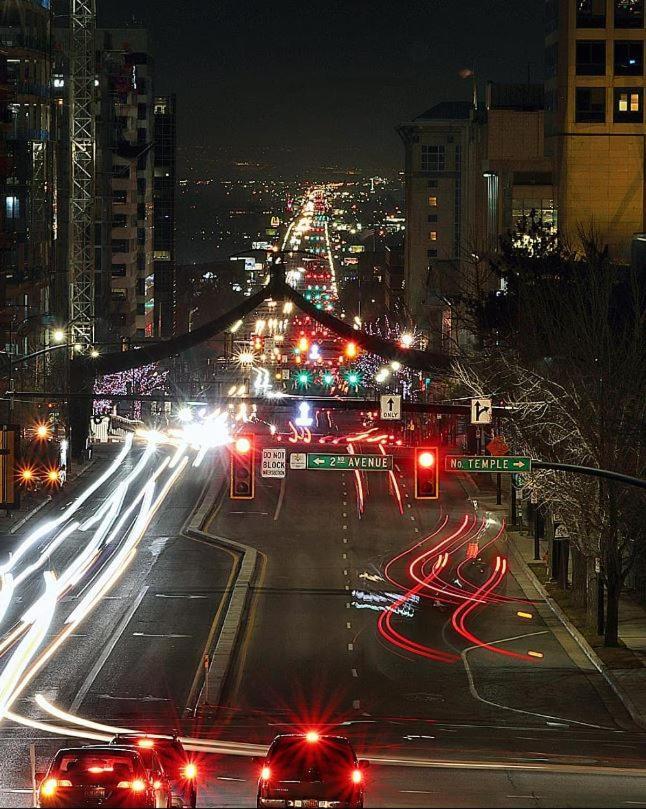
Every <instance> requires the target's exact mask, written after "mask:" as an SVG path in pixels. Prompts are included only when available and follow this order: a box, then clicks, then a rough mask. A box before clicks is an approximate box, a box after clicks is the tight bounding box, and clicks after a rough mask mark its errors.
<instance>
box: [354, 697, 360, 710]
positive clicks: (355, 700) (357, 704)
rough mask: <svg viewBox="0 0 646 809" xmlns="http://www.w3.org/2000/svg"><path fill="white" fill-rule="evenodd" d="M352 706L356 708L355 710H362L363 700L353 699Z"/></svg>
mask: <svg viewBox="0 0 646 809" xmlns="http://www.w3.org/2000/svg"><path fill="white" fill-rule="evenodd" d="M352 707H353V708H354V710H355V711H358V710H360V708H361V702H359V700H358V699H353V700H352Z"/></svg>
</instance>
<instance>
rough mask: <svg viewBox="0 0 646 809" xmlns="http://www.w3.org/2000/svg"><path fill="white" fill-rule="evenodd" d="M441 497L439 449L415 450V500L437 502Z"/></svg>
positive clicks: (425, 448) (421, 448)
mask: <svg viewBox="0 0 646 809" xmlns="http://www.w3.org/2000/svg"><path fill="white" fill-rule="evenodd" d="M439 496H440V464H439V457H438V451H437V447H416V448H415V498H416V499H417V500H437V499H438V497H439Z"/></svg>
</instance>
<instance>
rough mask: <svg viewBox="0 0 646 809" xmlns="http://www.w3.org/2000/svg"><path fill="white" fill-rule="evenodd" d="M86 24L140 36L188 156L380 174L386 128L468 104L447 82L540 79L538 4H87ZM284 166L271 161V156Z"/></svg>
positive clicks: (397, 161)
mask: <svg viewBox="0 0 646 809" xmlns="http://www.w3.org/2000/svg"><path fill="white" fill-rule="evenodd" d="M97 6H98V11H99V23H100V24H102V25H109V26H125V25H127V24H128V23H129V22H131V21H132V13H133V12H132V9H133V8H134V9H136V15H135V19H136V21H137V22H139V23H142V24H143V25H145V26H146V27H148V29H149V30H150V32H151V34H152V36H153V42H154V46H153V47H154V55H155V59H156V77H157V78H156V90H157V92H169V91H170V92H176V93H177V95H178V104H179V110H180V121H179V137H180V144H181V146H182V147H184V149H187V148H188V149H190V147H208V148H214V149H216V148H221V149H225V150H230V149H232V150H233V152H234V153H235V154H236V156H240V157H242V158H244V157H245V154H247V155H248V156H250V157H252V158H253V157H254V156H256V154H257V153H258V152H259V151H260V149H261V147H267V148H268V151H269V156H270V159H271V156H272V154H273V155H274V157H276V159H277V161H280V160H281V155H283V153H284V152H285V151H286V150H287V149H289V150H292V149H293V150H295V152H294V155H295V156H294V159H295V160H296V161H297V162H298V161H308V160H309V157H311V156H314V158H315V161H321V162H325V161H329V162H336V163H341V164H343V165H347V166H357V165H358V166H359V167H361V168H369V169H370V170H376V169H379V168H383V170H390V171H392V170H393V169H397V168H400V166H401V145H400V142H399V139H398V136H397V135H396V133H395V132H394V127H395V126H397V124H399V123H400V122H402V121H406V120H410V119H411V118H413V117H414V116H415V115H418V114H419V113H421V112H422V111H423V110H425V109H427V108H428V107H429V106H431V105H433V104H434V103H436V102H437V101H441V100H445V99H460V98H462V99H465V98H469V93H470V82H469V81H465V80H462V79H460V78H459V77H458V71H459V70H460V68H462V67H465V66H466V67H472V66H475V68H476V71H477V74H478V76H479V78H480V82H481V93H484V83H485V81H486V80H487V79H493V80H496V81H526V79H527V71H528V65H529V68H530V71H531V76H532V79H533V80H534V81H536V80H541V78H542V43H543V0H347V1H346V2H342V1H341V0H314V2H309V3H296V2H293V1H292V0H273V2H271V1H270V2H267V1H266V0H263V1H262V2H260V0H254V2H251V0H193V2H188V3H186V2H176V3H170V2H168V0H137V2H134V3H133V2H132V0H97ZM283 159H284V155H283Z"/></svg>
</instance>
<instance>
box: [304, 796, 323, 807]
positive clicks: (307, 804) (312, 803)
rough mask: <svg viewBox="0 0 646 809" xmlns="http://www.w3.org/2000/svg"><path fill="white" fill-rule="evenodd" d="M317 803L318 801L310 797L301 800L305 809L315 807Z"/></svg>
mask: <svg viewBox="0 0 646 809" xmlns="http://www.w3.org/2000/svg"><path fill="white" fill-rule="evenodd" d="M318 805H319V802H318V801H316V800H312V799H311V798H310V799H309V800H306V801H303V806H304V807H306V809H317V807H318Z"/></svg>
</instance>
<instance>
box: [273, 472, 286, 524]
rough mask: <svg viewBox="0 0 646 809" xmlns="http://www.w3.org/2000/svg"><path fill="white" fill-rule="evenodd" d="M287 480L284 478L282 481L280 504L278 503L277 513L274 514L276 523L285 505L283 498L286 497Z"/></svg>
mask: <svg viewBox="0 0 646 809" xmlns="http://www.w3.org/2000/svg"><path fill="white" fill-rule="evenodd" d="M286 480H287V478H283V479H282V480H281V481H280V494H279V495H278V503H276V511H275V512H274V522H276V520H277V519H278V515H279V514H280V509H281V508H282V505H283V498H284V497H285V481H286Z"/></svg>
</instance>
